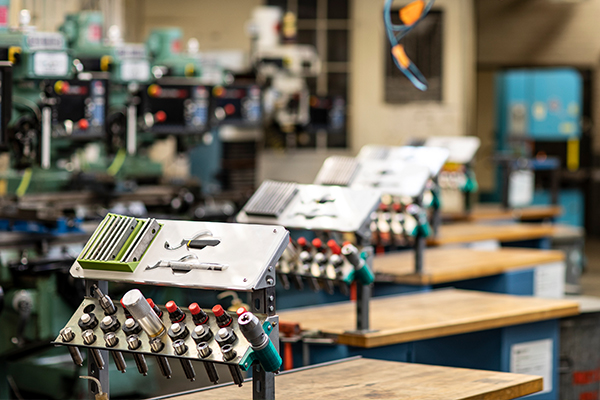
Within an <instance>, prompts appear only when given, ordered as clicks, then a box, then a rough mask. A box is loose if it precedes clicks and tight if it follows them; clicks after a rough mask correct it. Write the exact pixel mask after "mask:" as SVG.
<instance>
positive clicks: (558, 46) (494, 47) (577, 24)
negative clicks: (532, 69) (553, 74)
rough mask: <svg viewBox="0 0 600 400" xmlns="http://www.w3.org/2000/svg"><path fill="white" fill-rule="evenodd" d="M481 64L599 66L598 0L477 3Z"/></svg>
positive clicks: (513, 0) (507, 0) (599, 7)
mask: <svg viewBox="0 0 600 400" xmlns="http://www.w3.org/2000/svg"><path fill="white" fill-rule="evenodd" d="M476 6H477V7H476V8H477V18H478V30H477V35H478V54H477V55H478V63H479V64H480V65H481V64H484V65H502V66H506V65H524V64H535V65H565V64H566V65H596V64H597V63H598V55H599V52H600V35H598V21H599V20H600V0H587V1H581V2H575V3H569V2H559V1H550V0H528V1H523V0H503V1H489V0H477V2H476Z"/></svg>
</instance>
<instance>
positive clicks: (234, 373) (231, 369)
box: [228, 364, 244, 387]
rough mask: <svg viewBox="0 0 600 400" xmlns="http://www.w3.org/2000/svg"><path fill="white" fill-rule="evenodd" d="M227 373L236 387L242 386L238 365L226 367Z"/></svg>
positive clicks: (242, 378)
mask: <svg viewBox="0 0 600 400" xmlns="http://www.w3.org/2000/svg"><path fill="white" fill-rule="evenodd" d="M228 367H229V372H230V373H231V377H232V378H233V381H234V382H235V384H236V385H238V386H240V387H241V386H242V384H243V383H244V377H243V376H242V371H240V367H239V366H238V365H231V364H230V365H228Z"/></svg>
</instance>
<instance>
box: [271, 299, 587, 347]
mask: <svg viewBox="0 0 600 400" xmlns="http://www.w3.org/2000/svg"><path fill="white" fill-rule="evenodd" d="M369 310H370V328H371V329H372V330H373V331H372V332H367V333H353V332H351V331H352V330H354V329H355V327H356V305H355V303H353V302H343V303H336V304H331V305H324V306H317V307H306V308H299V309H295V310H285V311H281V312H280V313H279V318H280V319H281V321H286V322H295V323H299V324H300V327H301V328H302V329H303V330H305V331H320V332H321V333H323V334H325V335H327V336H332V337H335V338H336V339H337V342H338V343H340V344H347V345H352V346H358V347H379V346H385V345H390V344H397V343H404V342H412V341H416V340H423V339H430V338H435V337H443V336H450V335H456V334H460V333H467V332H476V331H482V330H486V329H493V328H501V327H504V326H511V325H520V324H526V323H530V322H537V321H544V320H548V319H555V318H561V317H567V316H571V315H576V314H578V313H579V305H578V303H577V302H574V301H569V300H555V299H542V298H535V297H525V296H511V295H506V294H497V293H483V292H475V291H468V290H457V289H444V290H435V291H432V292H427V293H417V294H407V295H401V296H389V297H376V298H373V299H371V302H370V307H369Z"/></svg>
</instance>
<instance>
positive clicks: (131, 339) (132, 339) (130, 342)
mask: <svg viewBox="0 0 600 400" xmlns="http://www.w3.org/2000/svg"><path fill="white" fill-rule="evenodd" d="M141 344H142V342H141V341H140V337H139V336H138V335H129V336H127V347H128V348H129V350H135V349H137V348H138V347H140V345H141Z"/></svg>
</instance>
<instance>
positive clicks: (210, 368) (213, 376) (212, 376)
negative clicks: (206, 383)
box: [203, 362, 219, 384]
mask: <svg viewBox="0 0 600 400" xmlns="http://www.w3.org/2000/svg"><path fill="white" fill-rule="evenodd" d="M203 364H204V368H205V369H206V374H207V375H208V379H209V380H210V381H211V382H212V383H215V384H216V383H218V382H219V374H218V373H217V369H216V368H215V364H214V363H211V362H204V363H203Z"/></svg>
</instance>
